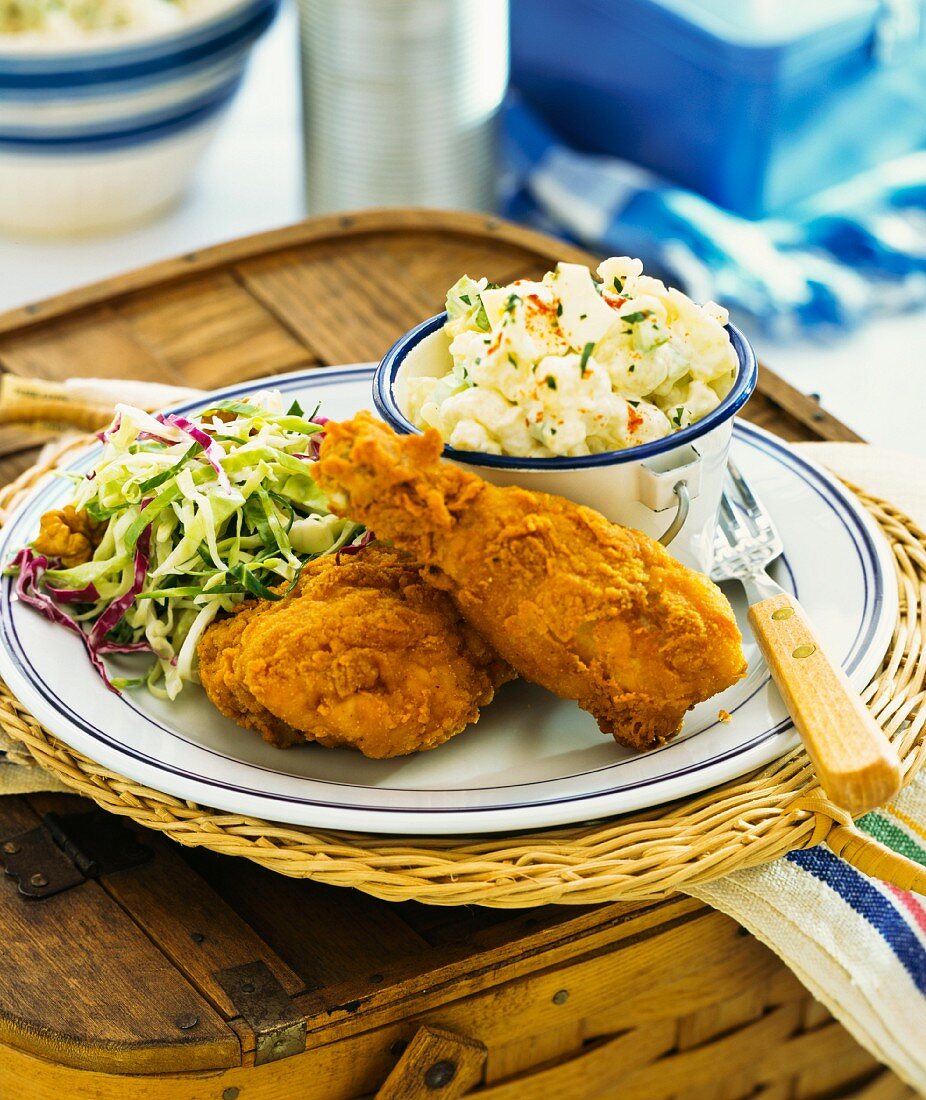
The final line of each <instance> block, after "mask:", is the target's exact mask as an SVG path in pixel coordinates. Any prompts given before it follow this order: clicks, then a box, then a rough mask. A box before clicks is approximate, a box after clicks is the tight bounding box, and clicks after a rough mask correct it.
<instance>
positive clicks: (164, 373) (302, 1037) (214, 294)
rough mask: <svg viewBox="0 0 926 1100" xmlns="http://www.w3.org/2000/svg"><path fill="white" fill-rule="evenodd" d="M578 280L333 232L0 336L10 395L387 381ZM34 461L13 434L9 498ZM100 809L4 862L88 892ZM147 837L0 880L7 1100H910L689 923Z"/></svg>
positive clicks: (761, 401) (40, 833)
mask: <svg viewBox="0 0 926 1100" xmlns="http://www.w3.org/2000/svg"><path fill="white" fill-rule="evenodd" d="M557 258H559V259H570V258H572V259H580V260H585V261H586V262H587V260H588V258H587V257H585V256H583V255H582V254H581V253H578V252H577V251H576V250H575V249H571V248H569V247H567V246H565V245H562V244H560V243H557V242H554V241H551V240H549V239H548V238H545V237H542V236H539V235H537V234H534V233H532V232H528V231H525V230H521V229H517V228H514V227H512V226H509V225H506V224H505V223H501V222H498V221H496V220H493V219H486V218H484V217H481V216H477V215H455V214H454V215H451V214H444V213H425V212H420V211H395V212H385V213H384V212H377V213H368V214H360V215H354V216H342V217H333V218H325V219H318V220H316V221H313V222H308V223H305V224H302V225H298V226H295V227H292V228H290V229H284V230H280V231H278V232H274V233H268V234H263V235H261V236H259V237H255V238H250V239H247V240H244V241H239V242H234V243H231V244H228V245H223V246H220V247H218V248H214V249H210V250H209V251H207V252H203V253H199V254H190V255H187V256H182V257H179V258H178V259H176V260H171V261H168V262H166V263H162V264H158V265H156V266H154V267H151V268H147V269H145V270H144V271H141V272H136V273H133V274H130V275H126V276H123V277H121V278H119V279H116V280H111V281H108V282H105V283H101V284H98V285H97V286H94V287H90V288H86V289H82V290H78V291H74V292H72V293H69V294H65V295H62V296H60V297H58V298H55V299H53V300H51V301H49V302H45V303H40V304H38V305H34V306H27V307H25V308H23V309H20V310H16V311H14V312H12V313H9V314H7V315H6V316H3V317H0V368H2V370H4V371H11V372H14V373H18V374H21V375H26V376H34V377H43V378H51V379H63V378H66V377H69V376H72V375H84V376H97V377H113V378H118V377H126V376H133V377H138V378H148V379H152V380H159V381H170V382H175V383H182V384H187V385H195V386H200V387H215V386H221V385H225V384H227V383H231V382H237V381H242V380H244V379H248V378H255V377H261V376H271V375H273V374H275V373H278V372H280V371H286V370H293V369H296V368H302V367H311V366H314V365H326V364H336V363H349V362H358V361H367V360H375V359H378V358H379V357H380V356H381V355H382V353H383V351H384V350H385V349H386V348H387V347H388V346H389V345H390V344H391V343H392V341H393V340H394V339H395V338H396V337H397V336H399V335H400V334H401V333H402V332H404V331H405V330H406V329H408V328H409V327H410V326H411V325H412V324H413V323H415V322H416V321H418V320H420V319H421V318H423V317H425V316H428V315H430V314H432V313H435V312H437V311H438V310H439V309H440V308H441V306H442V302H443V297H444V292H445V290H446V288H447V287H448V286H449V285H451V283H453V282H454V281H455V280H456V278H457V277H458V276H459V275H460V274H461V273H463V272H468V273H470V274H472V275H474V276H478V275H482V274H485V275H488V276H489V277H490V278H492V279H494V280H495V281H497V282H501V283H504V282H507V281H509V280H511V279H512V278H515V277H517V276H523V275H528V276H531V275H534V276H537V275H539V274H541V273H542V272H543V271H544V270H546V269H547V268H548V267H549V265H550V264H551V262H553V261H554V260H555V259H557ZM748 416H749V417H750V418H751V419H753V420H756V421H757V422H759V423H761V424H764V425H765V426H766V427H771V428H773V429H774V430H775V431H777V432H778V433H779V434H781V435H782V436H784V437H785V438H787V439H824V438H826V439H846V440H848V439H855V438H857V437H855V436H854V435H853V433H851V432H850V431H849V430H848V429H846V428H845V427H844V426H843V425H841V424H839V423H838V422H837V421H834V420H833V418H832V417H830V416H828V415H827V414H826V412H825V411H823V410H821V409H820V408H819V407H818V406H817V405H816V404H815V403H814V402H813V401H812V400H810V399H809V398H806V397H804V396H802V395H801V394H799V393H798V392H797V391H795V390H793V389H792V388H791V387H790V386H788V385H786V384H785V383H784V382H782V381H781V380H780V379H778V378H777V377H776V376H775V375H774V374H773V373H772V372H770V371H768V370H763V371H762V375H761V380H760V386H759V393H758V394H757V396H756V397H755V398H754V399H753V401H752V402H751V404H750V406H749V410H748ZM34 442H35V437H34V436H33V435H30V434H29V433H28V431H24V430H21V429H15V428H11V427H10V426H5V427H4V426H0V479H2V480H4V481H5V480H9V479H10V478H11V477H13V476H14V475H15V474H16V473H17V472H18V471H19V470H21V469H23V468H24V467H25V466H26V465H28V464H29V462H31V460H32V458H33V455H34V450H31V449H30V444H32V443H34ZM91 811H92V806H91V805H90V804H89V803H86V802H83V801H82V800H80V799H77V798H73V797H69V796H52V795H35V796H28V797H22V798H6V799H3V800H0V840H2V839H3V838H10V837H11V836H13V835H14V834H23V833H25V834H28V839H27V840H21V839H17V840H15V841H12V842H9V841H8V843H13V846H14V847H16V848H18V849H19V850H18V851H17V852H16V853H11V852H9V851H7V853H6V854H5V855H3V858H4V859H6V860H7V861H8V863H10V864H11V866H12V865H13V864H17V863H18V865H19V866H18V869H19V873H20V874H21V875H22V876H23V879H24V881H26V882H28V880H29V878H30V868H31V867H33V866H38V864H39V863H41V861H42V860H43V859H49V858H52V856H51V855H50V854H49V853H50V852H52V851H54V852H55V853H57V854H56V855H55V856H54V858H56V859H59V860H64V861H65V865H66V866H71V869H72V871H73V866H72V861H69V860H67V859H66V857H65V856H64V855H63V854H62V853H61V849H60V847H59V846H56V845H55V843H54V841H53V838H52V834H54V835H55V836H57V837H58V842H59V845H61V844H63V845H64V848H66V849H68V850H70V851H71V853H72V856H74V853H75V849H80V850H81V851H83V852H84V853H90V854H91V855H93V854H96V855H98V856H99V858H100V862H101V864H102V866H103V867H104V868H105V867H106V866H107V861H108V860H112V859H113V858H114V856H113V852H114V847H113V829H114V827H115V826H114V819H113V818H110V817H108V816H107V815H103V814H94V813H92V812H91ZM49 813H51V814H52V815H53V816H52V817H51V818H50V819H48V818H47V817H45V815H48V814H49ZM54 815H57V816H54ZM87 815H89V816H87ZM43 817H45V820H46V824H45V825H42V826H40V822H41V821H42V819H43ZM133 831H134V832H135V833H136V835H137V840H138V841H140V842H141V843H142V844H143V845H144V846H145V847H146V848H147V849H148V855H149V858H148V859H147V861H146V862H143V863H140V864H137V863H136V865H134V866H130V867H128V868H127V869H122V870H118V871H113V872H112V873H103V874H102V875H101V876H100V877H99V878H98V879H94V878H89V879H88V878H85V877H84V876H83V875H81V874H79V873H76V872H74V873H73V874H72V877H73V879H74V885H72V886H71V888H69V889H67V890H65V891H63V892H61V893H57V894H55V895H54V896H51V897H47V898H45V899H43V900H29V899H27V898H25V897H23V896H22V895H21V894H20V893H19V892H18V890H17V886H16V883H15V881H14V880H13V879H12V878H5V879H4V880H3V881H0V927H2V930H3V931H2V938H0V942H2V948H0V950H2V953H3V964H4V965H3V967H2V970H0V1096H2V1097H4V1098H6V1097H10V1098H11V1100H12V1098H14V1097H15V1098H16V1100H20V1098H22V1100H32V1098H36V1100H38V1098H41V1100H62V1098H65V1100H82V1098H91V1097H92V1098H101V1100H107V1098H110V1097H112V1098H115V1097H125V1096H129V1097H138V1098H140V1100H148V1098H151V1100H154V1098H162V1097H170V1098H173V1100H236V1098H238V1097H240V1100H271V1098H273V1100H282V1098H289V1097H294V1098H295V1097H298V1098H300V1100H302V1098H305V1100H314V1098H318V1100H340V1098H348V1097H359V1096H367V1095H374V1094H375V1095H377V1096H380V1097H384V1098H385V1097H390V1098H392V1097H403V1098H406V1097H407V1098H410V1100H413V1098H415V1097H424V1096H428V1097H431V1096H435V1097H443V1098H447V1097H454V1096H460V1095H463V1094H464V1093H467V1094H468V1093H469V1092H470V1091H472V1090H473V1089H475V1090H476V1093H475V1094H476V1095H479V1096H484V1097H489V1098H492V1100H502V1098H504V1100H509V1098H511V1100H515V1098H520V1097H526V1098H530V1097H534V1096H541V1095H549V1096H550V1097H551V1098H552V1097H557V1098H566V1097H570V1098H573V1097H574V1098H580V1097H588V1098H593V1097H594V1098H596V1100H597V1098H601V1097H612V1096H620V1097H622V1098H625V1097H626V1098H630V1097H637V1096H640V1097H644V1096H645V1097H647V1098H649V1100H659V1098H670V1097H679V1098H682V1097H684V1098H690V1100H702V1098H703V1100H707V1098H714V1097H716V1098H721V1097H723V1098H730V1100H736V1098H739V1097H744V1098H745V1097H747V1096H761V1097H763V1098H764V1100H775V1098H778V1097H814V1096H823V1095H827V1096H860V1097H868V1098H870V1100H892V1098H894V1097H898V1098H899V1097H904V1096H912V1093H910V1092H909V1090H906V1089H905V1087H904V1086H903V1085H902V1084H901V1083H900V1082H899V1081H897V1079H896V1078H895V1077H893V1075H891V1074H890V1073H888V1072H887V1071H885V1070H883V1069H882V1068H881V1067H879V1066H878V1065H877V1063H876V1062H875V1061H874V1059H873V1058H872V1057H871V1056H870V1055H868V1054H867V1053H866V1052H865V1051H863V1050H862V1049H861V1048H860V1047H858V1045H857V1044H856V1043H855V1042H854V1040H852V1038H851V1037H850V1036H849V1035H848V1033H847V1032H845V1031H844V1030H843V1029H842V1027H841V1026H840V1025H839V1024H838V1023H836V1022H835V1021H834V1020H832V1018H831V1017H830V1016H829V1014H828V1013H827V1012H826V1010H825V1009H823V1008H822V1007H821V1006H820V1005H819V1004H817V1003H816V1002H814V1001H813V999H812V998H811V997H810V996H809V995H808V994H807V993H806V991H805V990H804V989H803V988H802V987H801V986H800V985H799V983H798V982H797V981H796V979H795V978H794V977H793V976H792V975H791V974H790V972H789V971H788V970H787V969H786V968H785V967H784V966H783V965H782V964H781V963H780V962H779V961H778V959H777V958H776V957H775V956H774V955H773V954H772V953H771V952H770V951H768V950H767V949H766V948H765V947H764V946H762V945H761V944H760V943H758V942H757V941H756V940H754V939H753V938H752V937H750V936H749V935H746V934H744V932H743V930H742V929H740V928H738V927H737V926H736V925H735V924H734V923H733V922H732V921H731V920H729V919H728V918H726V917H724V916H722V915H721V914H719V913H715V912H712V911H711V910H709V909H707V908H706V907H705V906H704V905H702V904H700V903H698V902H695V901H693V900H691V899H687V898H682V897H679V898H675V899H672V900H670V901H667V902H661V903H654V904H649V905H641V904H634V905H626V904H623V905H622V904H612V905H604V906H598V907H593V908H570V907H554V906H550V907H546V908H543V909H538V910H531V911H517V912H505V911H494V910H488V909H485V910H483V909H474V908H463V909H453V908H446V909H443V908H429V907H425V906H421V905H417V904H413V903H408V904H402V905H390V904H387V903H385V902H379V901H375V900H373V899H371V898H370V897H367V896H365V895H363V894H359V893H355V892H352V891H348V890H339V889H336V888H333V887H324V886H320V885H317V884H314V883H311V882H305V881H294V880H291V879H287V878H284V877H282V876H279V875H274V874H273V873H271V872H269V871H266V870H264V869H261V868H258V867H256V866H254V865H253V864H250V863H247V862H245V861H242V860H235V859H233V858H230V857H223V856H220V855H215V854H212V853H208V852H203V851H197V850H187V849H183V848H180V847H178V846H175V845H173V844H171V843H170V842H168V841H166V840H164V839H163V838H162V837H160V836H157V835H153V834H149V833H144V834H143V833H142V831H141V830H134V828H133ZM30 845H33V846H36V847H32V848H30ZM2 847H3V845H2V843H0V855H2V854H3V853H2ZM117 847H118V845H117ZM123 854H124V853H123ZM131 856H132V853H129V858H128V862H130V863H131V862H132V859H131ZM77 858H78V862H80V859H79V857H77ZM30 861H31V862H30ZM280 1055H282V1057H280ZM126 1075H134V1076H132V1077H130V1078H129V1077H127V1076H126Z"/></svg>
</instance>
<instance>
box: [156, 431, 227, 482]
mask: <svg viewBox="0 0 926 1100" xmlns="http://www.w3.org/2000/svg"><path fill="white" fill-rule="evenodd" d="M158 419H160V420H161V423H162V424H171V425H173V427H175V428H177V429H178V431H181V432H183V434H184V435H186V436H188V437H189V438H190V439H192V440H193V441H194V443H198V444H199V445H200V447H202V449H203V454H204V455H205V457H206V461H207V462H208V463H209V465H210V466H211V467H212V468H213V470H215V472H216V473H217V474H218V477H219V485H221V486H222V488H223V489H225V490H226V491H229V492H230V491H231V482H230V481H229V480H228V474H226V473H225V471H224V470H223V469H222V465H221V463H220V461H219V459H221V458H224V457H225V454H224V452H223V450H222V448H221V447H220V446H219V445H218V443H216V441H215V440H214V439H213V438H212V436H210V435H209V433H208V432H204V431H203V429H202V428H199V427H197V426H196V425H195V424H194V423H193V421H192V420H187V418H186V417H185V416H175V415H174V414H173V413H172V414H171V415H170V416H165V417H159V418H158Z"/></svg>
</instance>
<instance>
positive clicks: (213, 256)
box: [0, 208, 592, 334]
mask: <svg viewBox="0 0 926 1100" xmlns="http://www.w3.org/2000/svg"><path fill="white" fill-rule="evenodd" d="M421 230H424V231H426V232H430V233H433V234H435V235H436V237H437V238H438V240H467V239H473V240H476V241H482V242H485V241H488V240H493V241H497V242H498V247H499V249H501V250H506V249H512V248H513V249H519V250H522V251H526V252H530V253H535V254H537V255H538V256H549V257H553V258H559V259H562V260H571V261H572V262H574V263H590V262H591V259H592V258H591V257H590V255H589V253H587V252H585V251H583V250H582V249H580V248H576V247H575V246H574V245H570V244H567V243H565V242H564V241H554V240H553V238H551V237H549V236H547V235H546V234H544V233H538V232H536V231H535V230H533V229H525V228H523V227H522V226H518V225H514V224H513V223H512V222H506V221H504V220H503V219H501V218H495V217H492V216H488V217H487V216H486V215H485V214H475V213H467V212H464V211H457V210H447V211H444V210H417V209H409V208H403V209H379V210H365V211H360V212H357V213H352V214H332V215H328V216H326V217H320V218H312V219H310V220H308V221H303V222H297V223H296V224H295V225H291V226H286V227H284V228H282V229H274V230H271V231H269V232H267V233H258V234H255V235H254V236H250V237H241V238H239V239H237V240H233V241H228V242H226V243H224V244H219V245H215V246H213V247H211V248H205V249H201V250H200V251H198V252H187V253H184V254H183V255H181V256H176V257H174V258H172V259H169V260H162V261H160V262H158V263H155V264H150V265H148V266H147V267H143V268H139V269H137V270H135V271H130V272H127V273H125V274H121V275H116V276H114V277H112V278H109V279H103V280H100V281H99V282H96V283H92V284H90V285H88V286H84V287H78V288H77V289H75V290H69V291H67V292H65V293H64V294H58V295H56V296H55V297H53V298H48V299H45V300H44V301H41V302H33V303H30V304H29V305H25V306H20V307H18V308H17V309H12V310H9V311H7V312H6V313H3V314H0V334H3V333H6V332H11V331H18V330H25V329H27V328H30V327H33V326H35V325H39V324H44V323H46V322H48V321H51V320H55V319H57V318H59V317H62V316H64V315H65V314H67V313H72V312H74V311H75V310H80V309H86V308H87V307H88V306H93V305H99V304H100V303H102V302H110V301H112V300H115V299H117V298H119V297H120V296H122V295H125V294H131V293H134V292H135V291H139V290H148V289H150V288H153V287H156V286H161V285H163V286H168V285H170V284H171V283H176V282H177V281H178V280H182V279H186V278H189V277H190V276H191V275H193V274H200V273H203V272H212V271H215V270H218V269H224V268H226V267H229V266H232V265H234V264H239V263H242V262H243V261H246V260H248V259H251V258H252V257H255V256H263V255H267V254H271V253H275V252H284V251H286V250H288V249H293V248H300V247H302V246H303V245H307V244H312V243H314V242H316V241H327V240H330V239H331V238H334V237H336V238H337V239H338V240H341V241H345V242H347V241H349V240H350V239H351V238H353V237H357V236H364V235H369V234H374V233H375V234H380V235H382V236H383V237H399V238H401V237H402V236H403V235H404V234H406V233H408V232H416V231H421Z"/></svg>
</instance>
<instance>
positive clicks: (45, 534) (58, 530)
mask: <svg viewBox="0 0 926 1100" xmlns="http://www.w3.org/2000/svg"><path fill="white" fill-rule="evenodd" d="M105 528H106V524H105V523H97V522H95V521H94V520H92V519H91V518H90V516H89V515H88V514H87V513H86V512H79V511H77V509H76V508H75V507H74V505H73V504H68V505H66V506H65V507H64V508H55V509H53V510H52V511H50V512H46V513H45V515H44V516H42V518H41V520H40V521H39V534H38V537H37V538H36V539H35V541H34V542H33V543H32V548H33V549H34V550H36V551H37V552H38V553H39V554H44V555H45V556H46V557H48V558H60V559H61V564H62V565H63V566H64V567H65V568H67V569H70V568H71V566H72V565H83V564H84V563H85V562H88V561H90V559H91V558H92V557H93V551H94V550H96V548H97V546H99V544H100V539H101V538H102V537H103V531H104V530H105Z"/></svg>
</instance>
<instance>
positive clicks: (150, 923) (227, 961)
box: [28, 794, 305, 1017]
mask: <svg viewBox="0 0 926 1100" xmlns="http://www.w3.org/2000/svg"><path fill="white" fill-rule="evenodd" d="M28 802H29V803H30V805H31V806H32V807H33V808H34V809H35V810H36V811H37V812H38V813H40V814H44V813H49V812H55V813H59V814H68V813H80V812H81V811H82V810H84V809H86V807H87V803H86V801H85V800H84V799H80V798H77V797H76V796H74V795H60V794H57V795H52V794H38V795H29V796H28ZM126 827H127V828H131V829H132V830H133V832H135V833H136V834H137V836H138V839H139V840H140V841H141V843H142V844H145V845H147V846H148V847H149V848H152V849H153V850H154V853H155V855H154V859H153V860H152V861H151V862H150V863H146V864H144V865H142V866H141V867H134V868H132V869H130V870H127V871H120V872H119V873H118V874H115V875H110V876H107V877H105V878H103V879H101V880H100V885H101V886H102V887H103V889H104V890H105V891H106V893H107V894H109V896H110V897H111V898H112V899H113V900H114V901H116V902H117V903H118V904H119V905H120V906H121V907H122V909H123V910H124V911H125V912H126V914H127V915H128V916H129V917H130V918H131V919H132V920H133V921H134V922H135V924H137V925H138V927H139V928H140V929H141V930H142V931H143V932H144V933H145V935H146V936H148V937H149V938H150V939H151V940H152V941H153V942H154V943H155V944H156V945H157V946H158V947H159V948H160V950H161V951H162V952H163V953H164V954H165V955H166V956H167V958H168V959H170V960H171V962H172V963H173V964H174V966H176V968H177V969H178V970H179V971H180V972H181V973H182V974H183V975H184V976H185V977H186V978H187V980H188V981H190V982H191V983H192V984H193V985H194V986H196V988H197V989H198V990H199V991H200V992H201V993H202V994H203V995H204V996H205V997H206V998H208V1000H209V1001H210V1002H211V1003H212V1004H213V1005H214V1006H215V1007H216V1008H217V1009H218V1011H219V1012H221V1013H222V1015H223V1016H225V1017H233V1016H237V1015H238V1011H237V1009H236V1008H235V1006H234V1005H233V1004H232V1002H231V1001H230V1000H229V997H228V994H227V993H226V992H225V990H224V989H223V988H222V986H221V985H220V984H219V983H218V982H217V981H216V978H215V972H216V971H219V970H225V969H227V968H228V967H230V966H239V965H242V964H244V963H250V962H255V961H258V960H259V961H261V962H264V963H266V964H267V966H268V967H269V968H270V970H271V971H273V974H274V976H275V977H276V979H277V981H278V982H279V983H280V984H281V985H282V987H283V988H284V989H285V990H286V992H287V993H288V994H289V995H290V996H293V995H295V994H297V993H301V992H302V991H303V990H304V988H305V983H304V982H303V981H302V979H301V978H300V977H299V976H298V975H297V974H296V973H294V971H292V970H291V969H290V968H289V967H288V966H287V965H286V963H284V962H283V960H282V959H281V958H280V957H279V956H278V955H277V954H276V953H275V952H274V951H273V950H272V949H271V948H270V947H269V946H268V945H267V944H266V943H264V941H263V940H262V939H261V938H260V937H259V936H258V935H257V934H256V933H255V932H254V930H253V929H252V928H250V927H249V926H248V925H247V924H246V923H245V922H244V921H243V920H242V919H241V918H240V917H239V916H238V915H237V913H235V912H234V911H233V910H232V909H231V908H229V906H227V905H226V904H225V902H224V901H223V900H222V899H221V898H220V897H219V895H218V894H217V893H216V892H215V891H214V890H212V889H211V888H210V887H209V886H208V884H207V883H206V882H205V881H204V880H203V879H202V878H201V877H200V876H199V875H197V874H196V873H195V871H193V870H192V868H191V867H189V866H188V865H187V863H186V862H185V861H184V859H183V854H182V851H181V849H180V848H179V847H178V846H177V845H176V844H172V843H171V842H170V841H168V840H166V839H165V838H164V837H162V836H159V835H158V834H157V833H151V832H148V831H146V830H144V829H141V828H139V827H137V826H133V825H132V823H131V822H126ZM178 897H182V898H183V905H182V907H180V906H178V905H177V900H176V899H177V898H178Z"/></svg>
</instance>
